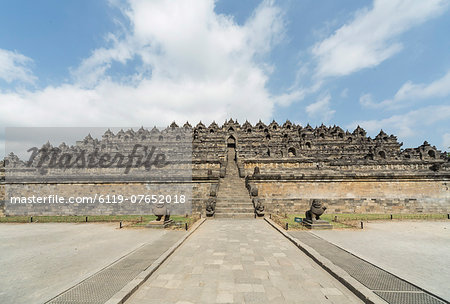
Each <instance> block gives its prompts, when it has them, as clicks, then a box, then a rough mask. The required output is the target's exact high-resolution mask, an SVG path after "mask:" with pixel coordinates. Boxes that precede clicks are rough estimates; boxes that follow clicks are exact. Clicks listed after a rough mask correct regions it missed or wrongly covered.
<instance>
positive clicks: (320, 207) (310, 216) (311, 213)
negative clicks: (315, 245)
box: [303, 199, 333, 229]
mask: <svg viewBox="0 0 450 304" xmlns="http://www.w3.org/2000/svg"><path fill="white" fill-rule="evenodd" d="M326 209H327V207H325V205H324V204H323V203H322V202H321V201H319V200H317V199H313V201H312V202H311V207H310V208H309V210H308V211H306V212H305V216H306V218H305V219H304V221H303V225H304V226H306V228H309V229H332V228H333V226H332V225H331V224H330V223H329V222H327V221H324V220H321V219H320V216H321V215H322V214H323V213H324V212H325V210H326Z"/></svg>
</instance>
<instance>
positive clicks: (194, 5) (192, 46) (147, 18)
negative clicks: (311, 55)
mask: <svg viewBox="0 0 450 304" xmlns="http://www.w3.org/2000/svg"><path fill="white" fill-rule="evenodd" d="M112 3H115V2H114V1H112ZM121 9H122V10H123V12H124V14H125V16H127V18H129V24H130V28H128V29H126V31H125V33H120V34H118V33H115V34H114V33H112V34H110V35H109V37H108V41H107V42H108V43H109V44H110V45H111V46H110V47H103V48H99V49H96V50H93V52H92V53H91V56H89V57H88V58H86V59H84V60H83V61H82V62H81V64H80V66H78V67H75V68H73V69H72V70H71V71H72V74H73V76H74V81H73V83H68V84H64V85H60V86H56V87H51V86H49V87H47V88H44V89H42V90H34V91H20V92H13V93H3V94H0V99H1V100H2V107H3V108H2V111H1V112H0V119H1V121H2V122H3V124H4V125H13V126H17V125H34V126H42V125H46V126H56V125H57V126H77V125H83V126H129V125H141V124H143V125H149V124H150V125H154V124H155V125H167V124H168V123H170V122H172V121H174V120H175V121H177V122H178V123H183V122H184V121H186V120H188V119H189V120H190V121H191V122H197V121H199V120H202V121H203V122H207V121H208V120H209V121H212V120H216V121H218V122H223V121H224V120H225V119H226V118H229V117H230V116H232V117H233V118H238V119H239V120H240V121H241V122H242V121H243V120H245V119H249V120H250V121H254V122H256V121H257V120H259V119H260V118H261V119H264V120H268V119H269V118H271V117H272V116H273V108H274V105H275V104H276V103H280V104H288V103H290V102H292V101H293V100H294V99H296V98H301V97H302V94H301V91H295V90H292V91H291V92H289V93H286V94H284V95H283V94H282V95H280V96H274V95H272V94H270V92H269V91H268V89H267V87H266V85H267V81H268V77H269V75H270V66H269V67H268V65H267V64H266V63H265V62H264V55H265V54H267V53H268V52H270V50H271V49H272V47H273V45H274V44H275V43H276V42H277V41H278V39H280V38H279V37H281V36H282V35H283V25H284V21H283V15H282V12H281V10H280V9H279V8H278V7H276V6H275V5H274V4H273V2H272V1H264V2H262V3H261V4H260V5H259V6H258V7H257V8H256V9H255V11H254V13H253V14H252V15H251V17H249V19H248V20H247V21H246V22H245V23H244V24H243V25H238V24H237V23H236V22H234V20H233V18H232V17H230V16H225V15H218V14H216V13H215V12H214V1H213V0H198V1H187V0H184V1H176V2H174V1H163V0H155V1H144V0H130V1H129V5H127V6H123V7H121ZM134 59H138V60H140V61H142V64H141V66H140V67H139V68H138V69H137V70H136V71H135V73H134V74H133V75H127V76H129V79H128V81H121V80H117V79H115V80H113V79H112V77H111V76H110V75H109V70H110V67H111V66H112V64H114V63H116V62H117V63H121V64H124V65H126V64H128V63H129V62H130V61H131V60H134ZM149 71H150V73H149ZM130 79H131V80H130ZM205 120H206V121H205Z"/></svg>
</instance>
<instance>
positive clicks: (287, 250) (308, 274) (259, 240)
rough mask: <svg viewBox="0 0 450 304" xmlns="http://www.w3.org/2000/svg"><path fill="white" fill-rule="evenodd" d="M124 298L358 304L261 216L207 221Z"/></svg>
mask: <svg viewBox="0 0 450 304" xmlns="http://www.w3.org/2000/svg"><path fill="white" fill-rule="evenodd" d="M126 303H178V304H181V303H361V301H360V300H359V299H358V298H357V297H356V296H355V295H354V294H353V293H351V292H350V291H349V290H348V289H347V288H346V287H345V286H343V285H342V284H341V283H339V282H338V281H337V280H336V279H334V278H333V277H332V276H330V275H329V274H328V273H327V272H326V271H324V270H323V269H322V268H320V267H319V266H318V265H316V264H315V263H314V262H313V261H312V260H311V259H310V258H308V257H307V256H306V255H305V254H304V253H302V252H301V251H300V250H299V249H298V248H297V247H295V246H294V245H293V244H292V243H291V242H289V241H288V240H287V239H286V238H284V237H282V236H281V235H280V234H279V233H278V232H277V231H276V230H274V229H273V228H272V227H270V226H269V224H267V223H266V222H265V221H263V220H254V219H251V220H226V219H223V220H218V219H216V220H208V221H206V222H205V223H204V224H203V225H202V226H201V227H200V228H199V229H198V230H197V231H196V232H195V233H194V234H193V235H191V237H190V238H189V239H188V240H187V241H186V242H185V243H184V244H183V245H181V247H180V248H179V249H178V250H177V251H175V253H174V254H173V255H172V256H171V257H170V258H169V259H168V260H167V261H166V262H165V264H164V265H162V266H161V267H160V268H159V269H158V270H157V271H156V272H155V273H154V274H153V275H152V276H151V277H150V278H149V279H148V281H147V282H145V283H144V284H143V285H142V286H141V287H140V288H139V289H138V290H137V291H136V292H135V293H134V294H133V295H132V296H131V297H130V298H129V299H128V301H127V302H126Z"/></svg>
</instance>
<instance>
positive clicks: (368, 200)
mask: <svg viewBox="0 0 450 304" xmlns="http://www.w3.org/2000/svg"><path fill="white" fill-rule="evenodd" d="M252 184H254V185H255V186H256V187H257V188H258V198H261V199H262V200H263V202H264V206H265V208H266V210H267V212H269V213H303V212H304V211H305V210H307V209H308V208H309V206H310V204H311V201H312V200H313V199H320V200H321V201H323V202H324V203H325V204H326V205H327V206H328V210H327V212H330V213H353V212H356V213H421V212H423V213H448V212H449V211H450V190H449V188H450V181H449V180H448V179H442V180H411V179H410V180H408V179H405V180H401V179H399V180H375V179H372V180H370V179H365V180H364V179H361V180H328V181H327V180H309V181H307V180H305V181H283V180H276V181H252Z"/></svg>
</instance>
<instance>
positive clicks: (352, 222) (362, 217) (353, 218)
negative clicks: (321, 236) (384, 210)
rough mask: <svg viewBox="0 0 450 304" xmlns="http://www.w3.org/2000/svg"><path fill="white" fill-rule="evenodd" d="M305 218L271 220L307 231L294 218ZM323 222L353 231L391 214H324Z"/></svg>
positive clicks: (401, 217) (428, 217)
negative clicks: (363, 223) (368, 222)
mask: <svg viewBox="0 0 450 304" xmlns="http://www.w3.org/2000/svg"><path fill="white" fill-rule="evenodd" d="M296 217H300V218H303V217H305V215H304V214H287V215H286V217H285V216H280V215H273V214H272V219H273V220H275V221H276V222H277V223H278V224H279V225H281V226H282V227H286V223H288V227H289V229H300V230H302V229H307V228H305V227H303V226H302V224H301V223H297V222H295V218H296ZM320 218H321V219H323V220H326V221H329V222H330V223H331V224H332V225H333V228H337V229H352V228H353V229H354V228H360V224H361V221H363V222H367V221H385V220H391V214H367V213H366V214H355V213H350V214H345V213H336V214H333V213H330V214H327V213H325V214H324V215H322V216H321V217H320ZM445 219H447V214H392V220H396V221H398V220H445Z"/></svg>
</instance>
